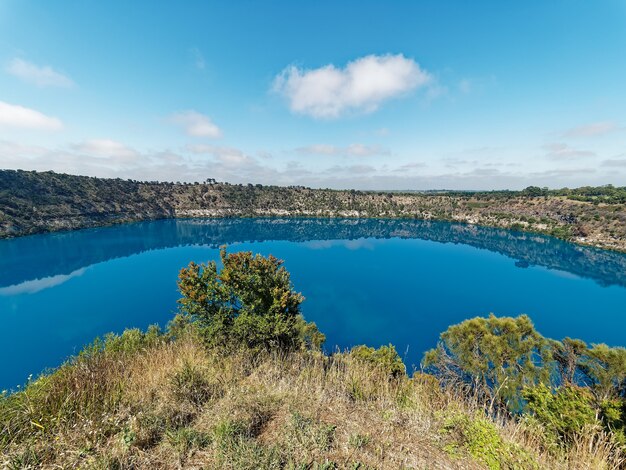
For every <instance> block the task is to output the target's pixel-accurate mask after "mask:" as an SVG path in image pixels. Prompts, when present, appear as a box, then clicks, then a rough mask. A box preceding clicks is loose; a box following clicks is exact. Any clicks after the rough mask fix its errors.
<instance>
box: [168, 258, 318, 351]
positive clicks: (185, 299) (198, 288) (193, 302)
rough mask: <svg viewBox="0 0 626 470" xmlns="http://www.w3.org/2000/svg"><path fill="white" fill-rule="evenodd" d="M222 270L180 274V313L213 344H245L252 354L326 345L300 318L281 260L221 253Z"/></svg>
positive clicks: (298, 298)
mask: <svg viewBox="0 0 626 470" xmlns="http://www.w3.org/2000/svg"><path fill="white" fill-rule="evenodd" d="M220 255H221V261H222V264H223V268H222V270H221V271H220V272H218V269H217V264H216V263H215V262H214V261H211V262H209V263H207V264H201V265H198V264H196V263H193V262H192V263H190V264H189V266H188V267H187V268H183V269H182V270H181V272H180V275H179V280H178V287H179V289H180V292H181V294H182V298H181V299H180V300H179V303H180V308H181V312H182V313H183V314H184V315H188V316H190V317H191V318H192V319H194V320H197V321H199V322H200V324H201V327H202V329H203V332H204V336H205V338H206V341H207V343H208V344H209V345H227V346H228V345H230V346H233V345H245V346H247V347H248V348H250V349H253V350H261V349H266V350H267V349H272V348H279V349H294V348H295V349H297V348H302V347H308V346H319V345H320V344H321V342H322V341H323V335H321V334H320V333H319V332H318V331H317V328H316V326H315V324H313V323H306V322H304V320H303V319H302V316H301V314H300V304H301V303H302V301H303V300H304V297H303V296H302V295H301V294H300V293H298V292H295V291H294V289H293V287H292V285H291V280H290V277H289V273H288V272H287V270H286V269H285V268H284V267H283V266H282V264H283V262H282V261H281V260H279V259H277V258H275V257H273V256H271V255H270V256H268V257H264V256H261V255H259V254H257V255H253V254H252V253H251V252H240V253H232V254H227V253H226V250H225V248H222V249H221V250H220Z"/></svg>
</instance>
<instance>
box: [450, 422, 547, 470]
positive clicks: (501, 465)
mask: <svg viewBox="0 0 626 470" xmlns="http://www.w3.org/2000/svg"><path fill="white" fill-rule="evenodd" d="M441 433H442V435H443V436H444V437H445V439H446V441H447V443H446V444H444V450H445V451H446V452H448V454H450V455H452V456H454V457H458V456H460V455H462V454H463V453H464V452H467V453H469V454H470V455H471V456H472V457H473V458H474V459H476V460H477V461H479V462H480V463H482V464H483V465H485V466H486V467H487V468H489V469H490V470H499V469H509V468H515V469H537V470H538V469H539V465H538V464H537V462H536V461H535V460H534V459H533V458H532V457H531V455H530V454H529V453H528V452H526V451H525V450H524V449H522V448H521V447H519V446H517V445H515V444H511V443H508V442H505V441H504V440H503V439H502V438H501V437H500V434H499V433H498V429H497V428H496V427H495V426H494V425H493V423H492V422H491V421H489V420H488V419H487V418H484V417H482V416H478V415H477V416H475V417H470V416H468V415H466V414H464V413H461V412H456V413H450V414H448V415H447V416H444V421H443V426H442V427H441Z"/></svg>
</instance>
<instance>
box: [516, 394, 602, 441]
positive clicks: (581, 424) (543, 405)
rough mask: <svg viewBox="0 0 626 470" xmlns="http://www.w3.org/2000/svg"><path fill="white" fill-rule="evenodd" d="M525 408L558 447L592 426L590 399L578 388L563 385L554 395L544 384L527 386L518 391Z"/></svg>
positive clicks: (593, 422)
mask: <svg viewBox="0 0 626 470" xmlns="http://www.w3.org/2000/svg"><path fill="white" fill-rule="evenodd" d="M522 396H523V397H524V399H525V400H526V401H527V409H528V411H529V412H530V413H531V414H532V416H534V417H535V419H537V420H538V421H539V423H541V424H542V425H543V427H544V429H545V430H546V432H547V433H548V435H549V437H551V438H552V439H553V440H554V441H557V442H559V443H561V444H567V443H569V442H572V441H573V440H574V438H575V437H576V436H577V435H579V434H580V433H581V432H583V431H584V430H585V429H586V428H589V427H591V426H593V425H595V424H598V422H597V420H596V412H595V410H594V409H593V406H592V401H593V396H592V395H591V393H590V392H589V390H586V389H584V388H582V387H576V386H573V385H566V386H563V387H560V388H558V389H557V390H556V391H555V392H553V391H552V390H550V388H549V387H547V386H546V385H544V384H540V385H537V386H535V387H529V388H527V389H525V390H524V391H523V392H522Z"/></svg>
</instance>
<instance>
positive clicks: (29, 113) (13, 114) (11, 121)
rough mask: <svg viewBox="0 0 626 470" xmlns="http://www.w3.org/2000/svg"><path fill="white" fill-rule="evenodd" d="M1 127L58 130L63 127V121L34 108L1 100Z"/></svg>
mask: <svg viewBox="0 0 626 470" xmlns="http://www.w3.org/2000/svg"><path fill="white" fill-rule="evenodd" d="M1 127H10V128H21V129H35V130H46V131H57V130H60V129H62V128H63V123H62V122H61V121H60V120H59V119H58V118H55V117H51V116H46V115H45V114H43V113H40V112H39V111H36V110H34V109H30V108H25V107H24V106H19V105H16V104H9V103H6V102H4V101H0V128H1Z"/></svg>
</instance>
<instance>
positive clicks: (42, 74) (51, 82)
mask: <svg viewBox="0 0 626 470" xmlns="http://www.w3.org/2000/svg"><path fill="white" fill-rule="evenodd" d="M6 71H7V72H8V73H10V74H11V75H13V76H15V77H17V78H19V79H20V80H23V81H24V82H27V83H31V84H33V85H36V86H38V87H60V88H71V87H73V86H74V82H73V81H72V79H71V78H69V77H68V76H67V75H64V74H62V73H61V72H58V71H56V70H54V69H53V68H52V67H50V66H49V65H45V66H39V65H36V64H33V63H32V62H27V61H25V60H22V59H13V60H12V61H11V62H9V64H8V65H7V67H6Z"/></svg>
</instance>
